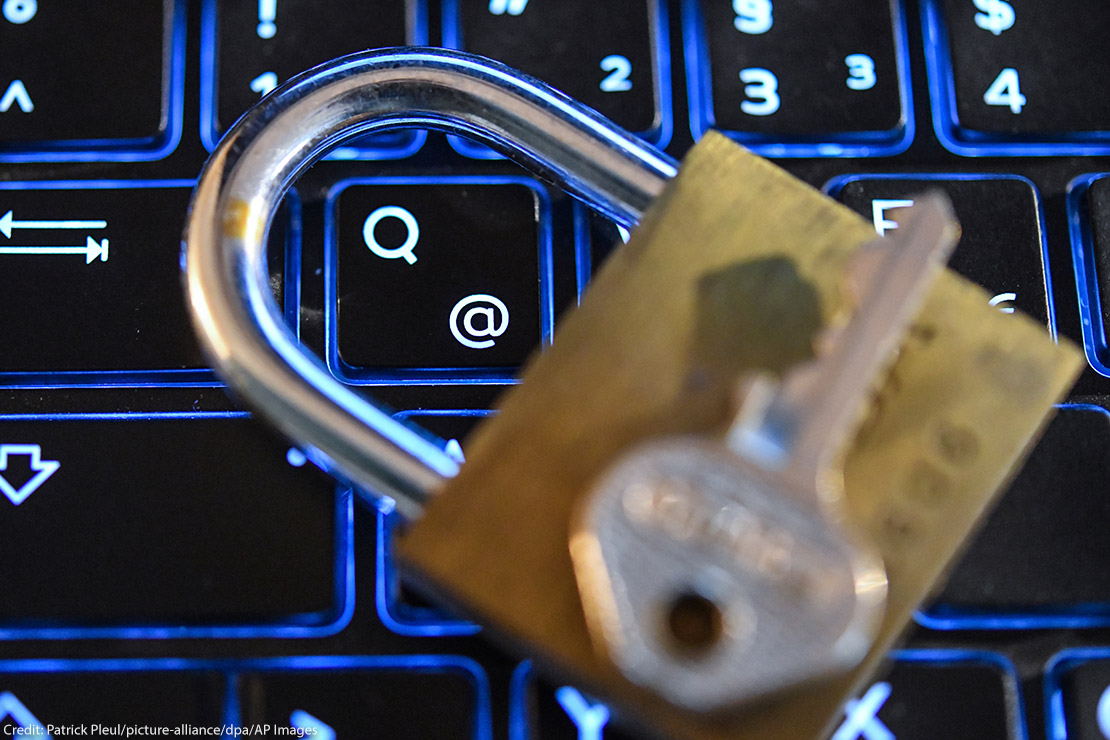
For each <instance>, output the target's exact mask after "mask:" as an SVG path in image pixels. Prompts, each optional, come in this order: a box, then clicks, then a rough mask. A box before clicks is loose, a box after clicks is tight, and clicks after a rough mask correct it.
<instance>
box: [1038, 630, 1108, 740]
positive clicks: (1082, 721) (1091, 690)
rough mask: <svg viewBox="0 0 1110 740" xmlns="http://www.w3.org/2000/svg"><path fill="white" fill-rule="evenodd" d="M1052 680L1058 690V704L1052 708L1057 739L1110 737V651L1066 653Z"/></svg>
mask: <svg viewBox="0 0 1110 740" xmlns="http://www.w3.org/2000/svg"><path fill="white" fill-rule="evenodd" d="M1050 676H1051V679H1052V680H1053V682H1054V683H1055V688H1057V689H1058V690H1059V697H1058V699H1059V701H1053V702H1052V705H1051V710H1052V712H1053V715H1054V716H1053V717H1052V721H1053V723H1054V725H1055V727H1056V728H1057V730H1058V734H1057V735H1056V736H1055V737H1057V738H1063V737H1067V738H1069V740H1106V738H1108V737H1110V651H1108V650H1107V649H1106V648H1105V647H1100V648H1093V649H1091V650H1089V651H1084V650H1074V651H1071V652H1070V653H1065V654H1064V655H1062V656H1060V659H1059V660H1058V661H1056V662H1054V665H1053V667H1052V670H1051V671H1050ZM1063 733H1066V735H1065V734H1063Z"/></svg>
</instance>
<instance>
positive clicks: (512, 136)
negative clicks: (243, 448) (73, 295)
mask: <svg viewBox="0 0 1110 740" xmlns="http://www.w3.org/2000/svg"><path fill="white" fill-rule="evenodd" d="M414 126H416V127H423V128H431V129H438V130H441V131H446V132H449V133H454V134H461V135H464V136H469V137H473V138H476V139H479V140H480V141H482V142H483V143H485V144H487V145H488V146H490V147H492V148H493V149H495V150H497V151H499V152H501V153H502V154H504V155H506V156H507V157H509V158H510V159H512V160H514V161H516V162H517V163H519V164H522V165H524V166H525V167H527V168H528V169H530V170H531V171H532V172H534V173H535V174H537V175H539V176H541V177H543V178H545V179H547V180H549V181H552V182H554V183H555V184H557V185H559V186H561V187H562V188H564V189H565V190H567V191H568V192H570V193H571V194H572V195H575V196H576V197H578V198H581V199H582V200H583V201H585V202H586V203H588V204H589V205H590V206H592V207H594V208H596V209H598V210H600V211H602V212H603V213H605V214H607V215H608V216H610V217H612V218H613V219H615V220H616V221H618V222H619V223H621V224H623V225H625V226H631V225H634V224H635V223H636V222H637V221H638V220H639V219H640V217H641V215H642V214H643V212H644V209H645V208H646V207H647V206H648V204H649V203H650V202H651V201H652V200H653V199H654V198H655V197H656V196H657V195H658V194H659V193H660V192H661V191H662V189H663V187H664V185H665V184H666V182H667V180H669V179H670V178H672V177H674V175H675V174H676V172H677V167H678V166H677V163H676V162H675V161H674V160H673V159H672V158H670V157H668V156H667V155H666V154H663V153H662V152H660V151H658V150H657V149H655V148H654V147H652V146H651V145H649V144H646V143H644V142H643V141H641V140H639V139H637V138H636V137H634V136H633V135H632V134H630V133H628V132H626V131H624V130H622V129H620V128H619V127H617V126H615V125H614V124H613V123H611V122H610V121H608V120H607V119H605V118H603V117H602V116H600V115H599V114H597V113H596V112H594V111H592V110H590V109H588V108H585V107H583V106H582V105H580V104H578V103H576V102H574V101H573V100H571V99H570V98H568V97H566V96H565V95H563V94H562V93H560V92H558V91H556V90H554V89H552V88H551V87H549V86H548V85H546V84H544V83H542V82H540V81H538V80H535V79H532V78H530V77H527V76H525V75H522V74H521V73H519V72H517V71H515V70H513V69H511V68H509V67H506V66H505V65H502V64H500V63H497V62H494V61H492V60H489V59H485V58H482V57H478V56H475V55H472V54H466V53H463V52H457V51H448V50H443V49H424V48H403V49H386V50H378V51H369V52H363V53H359V54H353V55H350V56H346V57H341V58H339V59H335V60H333V61H331V62H328V63H326V64H323V65H321V66H319V67H316V68H314V69H311V70H309V71H307V72H305V73H303V74H301V75H299V76H297V77H294V78H293V79H291V80H290V81H289V82H287V83H286V84H285V85H283V86H281V87H280V88H278V89H277V90H275V91H274V92H272V93H271V94H269V95H267V96H266V97H264V98H263V99H262V100H261V101H259V103H258V104H256V105H255V106H254V107H253V108H251V109H250V110H249V111H247V113H246V114H245V115H244V116H243V117H242V118H241V119H240V120H239V121H238V122H237V123H236V124H235V126H234V127H233V128H232V129H231V130H230V131H229V132H228V134H227V135H226V136H225V137H224V139H223V140H222V141H221V143H220V144H219V146H218V147H217V148H216V150H215V151H214V152H213V153H212V156H211V157H210V158H209V160H208V163H207V164H206V165H205V168H204V171H203V172H202V173H201V176H200V179H199V180H198V182H197V186H196V189H195V191H194V192H193V197H192V202H191V203H190V206H189V216H188V222H187V224H186V229H185V236H184V266H185V282H186V290H187V294H188V301H189V307H190V310H191V313H192V317H193V324H194V327H195V329H196V332H197V334H198V336H199V339H200V343H201V346H202V348H203V349H204V350H205V352H206V353H207V355H208V357H209V358H210V359H211V361H212V362H213V364H214V366H215V369H216V370H217V372H218V373H219V375H220V376H221V377H222V378H223V379H224V380H225V381H226V382H227V383H228V385H229V386H230V388H231V389H232V390H233V391H234V392H235V393H236V394H237V395H238V396H239V397H240V398H242V399H243V400H244V401H246V402H247V403H248V404H249V405H250V406H251V407H252V408H253V409H254V410H256V411H257V412H258V413H259V414H261V415H262V416H263V417H265V418H266V419H267V420H268V421H270V422H271V423H272V424H273V425H275V426H276V427H277V428H279V429H280V430H281V431H282V432H284V433H285V434H286V435H287V436H289V437H290V438H291V439H293V440H295V441H296V442H297V443H298V444H300V445H303V446H304V447H305V448H306V453H307V454H308V455H309V456H310V458H311V459H312V460H313V461H314V462H315V463H317V464H318V465H320V466H321V467H323V468H324V469H326V470H327V471H328V472H330V473H332V474H334V475H336V476H338V477H340V478H343V479H345V480H347V481H349V482H351V483H354V484H356V485H358V486H359V487H360V488H364V489H367V490H371V491H374V492H376V493H378V494H381V495H384V496H388V497H389V498H391V499H393V500H394V501H395V502H396V507H397V510H398V511H399V512H400V513H401V514H402V515H403V516H405V517H406V518H410V519H411V518H415V517H418V516H419V515H420V513H421V512H422V510H423V506H424V504H425V502H426V501H427V500H428V498H429V496H430V495H431V494H432V493H433V492H434V491H435V490H437V489H438V488H439V486H440V485H441V484H442V483H443V482H444V480H445V479H446V478H448V477H451V476H453V475H455V474H456V473H457V471H458V465H457V463H456V462H455V461H454V460H453V459H452V458H450V457H449V456H448V455H447V454H445V453H444V452H443V451H441V450H440V449H439V448H438V447H437V446H436V445H435V444H433V443H431V442H430V441H428V440H426V439H425V438H423V437H422V436H420V435H419V434H418V433H416V432H414V431H413V430H411V429H409V428H408V427H406V426H405V425H404V424H402V423H401V422H398V421H396V420H394V419H393V418H392V417H391V416H390V414H389V411H388V410H386V409H385V408H383V407H381V406H379V405H377V404H375V403H374V402H373V401H371V400H369V399H368V398H366V397H365V396H363V395H361V394H359V393H357V392H355V391H354V390H352V389H350V388H348V387H347V386H344V385H343V384H342V383H340V382H339V380H337V379H336V378H335V377H333V376H332V375H331V373H330V372H329V371H328V370H327V368H326V367H325V366H324V364H323V362H321V360H320V359H319V358H317V357H316V356H314V355H313V354H311V353H310V352H308V351H307V350H305V349H304V348H302V347H301V346H300V344H299V343H298V341H297V339H296V337H295V336H294V335H293V333H292V331H291V330H290V329H289V328H288V327H287V326H286V325H285V323H284V321H283V320H282V317H281V312H280V311H279V309H278V306H277V304H276V302H275V300H274V298H273V296H272V295H271V292H270V287H269V280H268V275H267V269H266V238H267V234H268V232H269V229H270V223H271V220H272V218H273V214H274V212H275V211H276V209H277V207H278V204H279V203H280V201H281V199H282V197H283V196H284V195H285V193H286V192H287V191H288V189H289V188H290V186H291V185H292V184H293V182H294V181H295V180H296V178H297V177H298V176H299V175H300V174H301V173H302V172H304V171H305V170H306V169H307V168H308V167H309V166H310V165H312V164H313V163H314V162H316V161H318V160H319V159H321V158H322V157H323V156H325V155H326V154H327V153H328V152H329V151H331V150H332V149H334V148H335V147H337V146H339V145H340V144H342V143H343V142H345V141H348V140H350V139H352V138H354V137H358V136H363V135H366V134H370V133H377V132H381V131H386V130H391V129H397V128H409V127H414Z"/></svg>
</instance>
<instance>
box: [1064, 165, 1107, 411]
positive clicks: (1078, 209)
mask: <svg viewBox="0 0 1110 740" xmlns="http://www.w3.org/2000/svg"><path fill="white" fill-rule="evenodd" d="M1068 208H1069V210H1070V212H1071V213H1070V215H1071V225H1072V235H1071V237H1072V259H1073V262H1074V265H1075V273H1076V278H1077V281H1076V283H1077V288H1078V290H1079V310H1080V314H1081V318H1082V322H1081V332H1082V335H1083V345H1084V349H1085V350H1086V354H1087V362H1088V363H1089V364H1090V366H1091V368H1093V371H1092V372H1088V373H1087V374H1086V376H1085V377H1084V378H1083V380H1082V381H1081V383H1080V387H1079V388H1077V392H1078V393H1104V392H1105V389H1106V387H1107V384H1108V382H1110V381H1107V380H1106V378H1107V377H1110V342H1108V341H1107V337H1108V336H1110V176H1107V175H1106V174H1105V173H1094V174H1090V175H1083V176H1080V177H1078V178H1076V179H1075V180H1074V181H1073V182H1072V183H1071V186H1070V188H1069V191H1068ZM1096 373H1097V374H1096Z"/></svg>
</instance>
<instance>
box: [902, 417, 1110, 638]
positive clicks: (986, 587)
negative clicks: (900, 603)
mask: <svg viewBox="0 0 1110 740" xmlns="http://www.w3.org/2000/svg"><path fill="white" fill-rule="evenodd" d="M1107 480H1110V414H1108V413H1107V412H1106V411H1105V410H1104V409H1101V408H1098V407H1094V406H1065V407H1063V408H1061V409H1060V410H1059V413H1058V414H1057V416H1056V418H1055V419H1053V421H1052V423H1051V424H1050V425H1049V427H1048V429H1047V431H1046V432H1045V435H1044V437H1043V438H1042V439H1041V441H1040V443H1039V444H1038V445H1037V447H1036V448H1035V449H1034V450H1033V452H1032V454H1031V455H1030V457H1029V460H1028V462H1026V464H1025V467H1024V468H1023V469H1022V471H1021V472H1020V473H1019V474H1018V476H1017V478H1016V479H1015V480H1014V482H1013V484H1012V485H1011V486H1010V488H1009V490H1008V491H1007V492H1006V493H1005V494H1004V495H1003V497H1002V498H1001V500H1000V502H999V504H998V506H997V508H996V509H995V511H994V512H993V513H992V514H991V515H990V517H989V518H988V519H987V522H986V524H985V525H984V526H983V529H982V530H981V531H980V532H979V534H978V535H977V536H976V537H975V539H974V540H973V541H972V543H971V545H970V546H969V547H968V550H967V552H966V553H965V555H964V556H963V558H962V559H961V561H960V562H959V564H958V565H957V566H956V568H955V569H954V570H953V572H952V574H951V576H950V577H949V579H948V582H947V584H946V585H945V587H944V589H943V591H941V593H940V595H939V596H938V597H937V599H936V602H935V604H934V605H933V607H931V608H930V609H929V610H928V611H927V612H926V613H925V614H924V615H923V616H921V617H920V621H922V622H923V623H924V624H926V625H929V626H934V627H939V628H961V627H966V628H976V627H1003V628H1005V627H1038V626H1071V625H1092V624H1110V552H1108V551H1107V548H1106V522H1107V521H1110V501H1108V500H1107V498H1106V496H1104V495H1102V492H1103V491H1105V490H1106V481H1107Z"/></svg>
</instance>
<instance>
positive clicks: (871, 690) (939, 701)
mask: <svg viewBox="0 0 1110 740" xmlns="http://www.w3.org/2000/svg"><path fill="white" fill-rule="evenodd" d="M513 678H514V680H513V692H512V700H513V714H512V715H511V721H510V738H511V740H632V739H633V738H640V737H644V736H645V734H644V733H642V732H637V731H636V729H635V728H634V727H631V726H625V725H622V724H619V723H618V722H617V720H616V718H614V717H612V716H611V715H610V713H609V710H608V708H607V707H606V706H605V705H604V704H601V703H600V702H598V701H597V700H596V699H593V698H591V697H590V696H589V695H588V694H586V693H584V692H582V691H579V690H578V689H576V688H574V687H571V686H559V685H558V684H556V685H554V686H552V685H550V684H547V683H545V682H543V681H539V680H536V679H535V677H534V676H533V674H532V670H531V667H530V665H529V664H528V663H525V664H522V665H521V666H520V667H519V668H518V669H517V671H516V674H515V675H514V677H513ZM1016 690H1017V682H1016V678H1015V676H1014V672H1013V668H1012V667H1011V666H1010V665H1009V664H1008V663H1006V662H1005V660H1004V659H1003V658H1001V657H1000V656H994V655H989V654H968V653H963V654H959V653H954V652H944V651H904V652H902V653H900V654H896V659H895V662H894V664H893V666H891V667H890V668H888V669H887V670H886V671H885V672H884V674H883V675H881V676H880V678H879V680H878V681H876V682H875V683H874V684H872V685H871V686H869V687H868V688H867V689H866V690H865V691H864V692H863V693H862V694H861V695H860V696H858V697H856V698H855V699H853V700H850V701H849V702H847V704H846V705H845V707H844V711H843V716H842V717H841V719H840V721H839V722H838V724H837V725H836V729H835V731H834V732H833V734H832V735H831V736H830V739H831V740H894V738H897V739H898V740H936V738H945V740H1011V739H1012V738H1019V737H1023V736H1024V735H1023V734H1021V718H1020V716H1019V714H1018V711H1017V702H1016V699H1015V697H1016Z"/></svg>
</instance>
